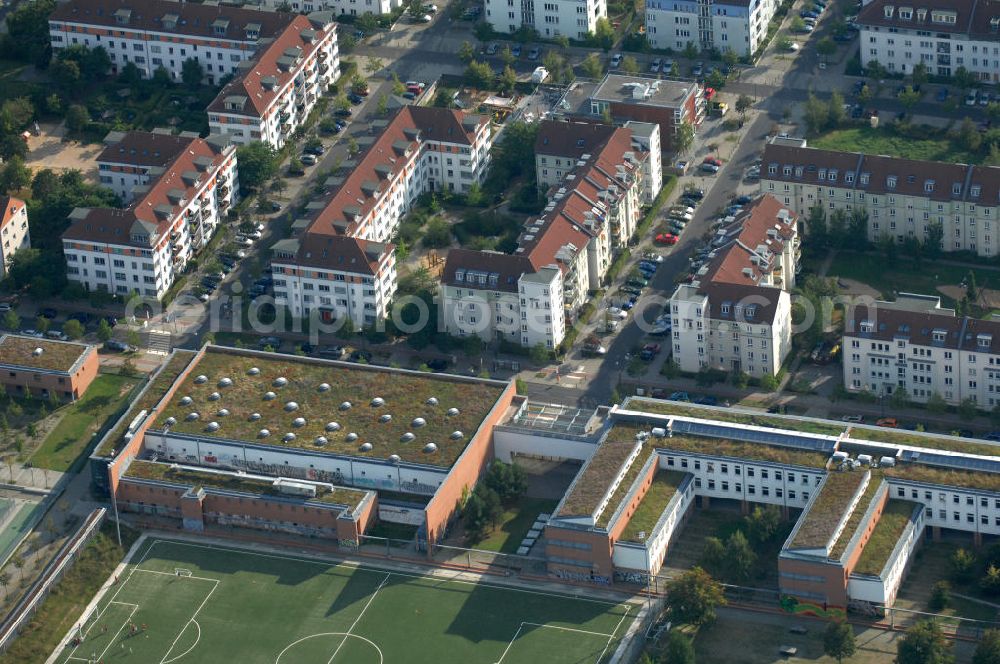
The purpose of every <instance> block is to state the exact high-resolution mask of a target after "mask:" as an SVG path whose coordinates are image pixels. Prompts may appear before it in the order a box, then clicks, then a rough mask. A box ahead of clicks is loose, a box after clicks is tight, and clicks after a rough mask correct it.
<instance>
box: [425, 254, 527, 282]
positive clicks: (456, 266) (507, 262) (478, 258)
mask: <svg viewBox="0 0 1000 664" xmlns="http://www.w3.org/2000/svg"><path fill="white" fill-rule="evenodd" d="M534 271H535V267H534V266H533V265H532V264H531V261H530V260H528V259H527V258H526V257H524V256H512V255H510V254H501V253H499V252H496V251H476V250H473V249H452V250H451V251H449V252H448V258H447V259H446V260H445V264H444V272H443V273H442V274H441V282H442V283H443V284H445V285H447V286H459V287H462V288H478V289H480V290H493V291H502V292H506V293H516V292H517V288H518V285H517V284H518V279H520V278H521V276H523V275H525V274H530V273H532V272H534ZM469 273H472V274H474V275H477V276H478V275H479V274H483V275H484V276H485V278H486V283H485V284H480V283H478V281H476V282H470V281H467V280H466V276H467V275H469ZM459 274H461V275H462V277H463V278H462V279H461V280H460V279H458V275H459ZM493 275H496V279H495V281H494V280H493V279H492V277H493Z"/></svg>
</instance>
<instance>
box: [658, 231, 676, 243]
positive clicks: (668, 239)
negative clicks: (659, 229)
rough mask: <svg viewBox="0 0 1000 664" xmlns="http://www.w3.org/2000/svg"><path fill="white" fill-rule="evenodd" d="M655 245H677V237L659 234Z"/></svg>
mask: <svg viewBox="0 0 1000 664" xmlns="http://www.w3.org/2000/svg"><path fill="white" fill-rule="evenodd" d="M655 241H656V244H666V245H673V244H677V236H676V235H674V234H673V233H660V234H659V235H657V236H656V240H655Z"/></svg>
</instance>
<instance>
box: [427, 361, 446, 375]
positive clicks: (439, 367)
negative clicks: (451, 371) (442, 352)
mask: <svg viewBox="0 0 1000 664" xmlns="http://www.w3.org/2000/svg"><path fill="white" fill-rule="evenodd" d="M424 364H426V365H427V367H428V368H429V369H430V370H431V371H436V372H438V373H441V372H442V371H444V370H445V369H447V368H448V360H443V359H441V358H435V359H433V360H427V361H426V362H424Z"/></svg>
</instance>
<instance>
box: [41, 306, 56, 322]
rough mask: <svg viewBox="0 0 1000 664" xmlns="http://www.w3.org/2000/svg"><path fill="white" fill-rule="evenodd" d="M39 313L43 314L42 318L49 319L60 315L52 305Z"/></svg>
mask: <svg viewBox="0 0 1000 664" xmlns="http://www.w3.org/2000/svg"><path fill="white" fill-rule="evenodd" d="M38 315H39V316H41V317H42V318H48V319H49V320H52V319H53V318H55V317H56V316H58V315H59V312H57V311H56V310H55V309H53V308H52V307H45V308H44V309H42V310H41V311H40V312H39V314H38Z"/></svg>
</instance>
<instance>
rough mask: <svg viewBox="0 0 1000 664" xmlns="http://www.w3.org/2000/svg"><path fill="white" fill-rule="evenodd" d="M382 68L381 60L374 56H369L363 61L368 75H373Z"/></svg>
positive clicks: (383, 65) (383, 64)
mask: <svg viewBox="0 0 1000 664" xmlns="http://www.w3.org/2000/svg"><path fill="white" fill-rule="evenodd" d="M383 67H385V63H384V62H383V61H382V59H381V58H376V57H375V56H374V55H369V56H368V59H367V60H365V69H367V70H368V73H370V74H374V73H375V72H377V71H379V70H380V69H382V68H383Z"/></svg>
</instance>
